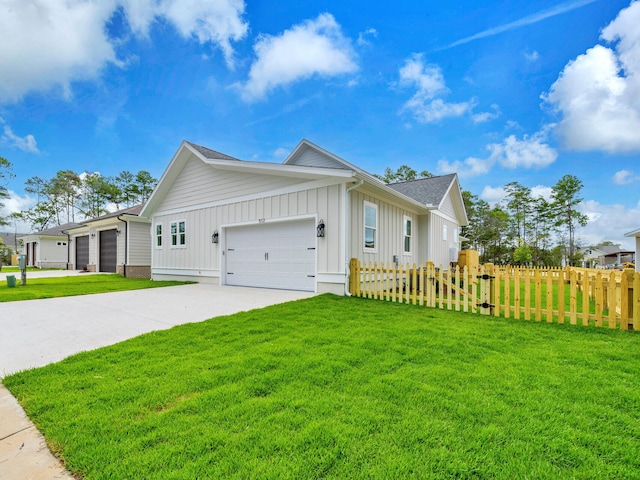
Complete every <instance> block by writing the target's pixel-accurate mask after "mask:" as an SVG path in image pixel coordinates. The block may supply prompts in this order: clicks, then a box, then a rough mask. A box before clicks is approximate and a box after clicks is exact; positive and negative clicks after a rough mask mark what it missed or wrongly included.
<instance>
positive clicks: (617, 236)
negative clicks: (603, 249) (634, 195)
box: [577, 200, 640, 250]
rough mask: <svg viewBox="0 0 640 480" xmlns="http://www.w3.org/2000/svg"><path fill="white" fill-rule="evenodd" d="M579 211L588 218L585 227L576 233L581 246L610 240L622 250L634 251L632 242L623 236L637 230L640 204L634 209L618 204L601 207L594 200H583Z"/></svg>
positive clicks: (601, 205)
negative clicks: (620, 246)
mask: <svg viewBox="0 0 640 480" xmlns="http://www.w3.org/2000/svg"><path fill="white" fill-rule="evenodd" d="M579 209H580V211H581V212H582V213H584V214H585V215H587V216H588V217H589V223H587V226H586V227H583V228H580V229H579V230H578V232H577V234H578V236H579V237H580V239H581V240H582V243H583V245H585V246H586V245H596V244H598V243H600V242H602V241H604V240H611V241H613V242H614V243H620V244H622V247H623V248H627V249H630V250H635V244H634V240H633V239H632V238H629V237H625V236H624V234H625V233H627V232H631V231H632V230H635V229H637V228H638V218H640V202H638V204H637V205H636V206H635V207H632V208H627V207H625V206H623V205H620V204H614V205H603V204H601V203H599V202H597V201H595V200H585V201H583V202H582V203H581V204H580V206H579Z"/></svg>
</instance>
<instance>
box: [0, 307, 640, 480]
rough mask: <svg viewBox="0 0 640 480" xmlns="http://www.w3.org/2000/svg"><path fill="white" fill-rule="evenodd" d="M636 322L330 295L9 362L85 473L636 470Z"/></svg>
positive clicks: (31, 409) (28, 398)
mask: <svg viewBox="0 0 640 480" xmlns="http://www.w3.org/2000/svg"><path fill="white" fill-rule="evenodd" d="M638 365H640V336H638V335H635V334H633V333H629V332H621V331H609V330H596V329H577V328H575V327H570V326H563V325H548V324H544V323H542V324H541V323H534V322H518V321H513V320H504V319H500V318H493V317H482V316H478V315H472V314H464V313H456V312H447V311H441V310H438V309H428V308H424V307H418V306H411V305H399V304H393V303H386V302H379V301H372V300H365V299H358V298H344V297H335V296H330V295H322V296H318V297H314V298H311V299H307V300H302V301H298V302H292V303H288V304H283V305H277V306H273V307H269V308H265V309H261V310H254V311H250V312H245V313H240V314H236V315H233V316H228V317H219V318H215V319H212V320H209V321H206V322H202V323H194V324H188V325H184V326H180V327H176V328H173V329H171V330H165V331H158V332H153V333H150V334H146V335H143V336H140V337H138V338H135V339H132V340H130V341H127V342H123V343H120V344H118V345H114V346H111V347H106V348H102V349H99V350H96V351H93V352H86V353H82V354H79V355H76V356H74V357H71V358H69V359H67V360H64V361H63V362H60V363H58V364H54V365H50V366H47V367H44V368H40V369H36V370H31V371H27V372H22V373H19V374H16V375H12V376H10V377H7V378H5V379H4V383H5V385H6V386H7V387H8V388H9V389H10V390H11V392H12V393H13V394H14V395H16V396H17V397H18V399H19V400H20V402H21V403H22V404H23V405H24V406H25V409H26V411H27V413H28V414H29V416H30V417H31V419H32V420H33V421H34V422H35V423H36V425H37V426H38V428H40V429H41V430H42V431H43V432H44V434H45V436H46V439H47V442H48V444H49V445H50V447H51V448H52V450H53V451H54V452H56V453H57V454H58V455H59V456H60V457H61V458H62V459H63V460H64V461H65V462H66V465H67V467H68V468H69V469H70V470H71V471H72V472H74V473H77V474H78V475H82V476H83V478H86V479H113V478H118V479H120V478H123V479H124V478H145V479H162V480H164V479H195V478H203V479H204V478H242V479H245V478H285V479H286V478H291V479H294V478H295V479H299V478H333V479H342V478H375V479H390V478H442V479H450V478H464V479H467V478H496V479H516V478H518V479H520V478H535V479H544V478H549V479H552V478H553V479H555V478H567V479H569V478H578V479H580V478H582V479H592V478H598V479H606V478H610V479H614V478H615V479H618V478H640V421H639V420H638V419H639V418H640V369H639V368H638Z"/></svg>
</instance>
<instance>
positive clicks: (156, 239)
mask: <svg viewBox="0 0 640 480" xmlns="http://www.w3.org/2000/svg"><path fill="white" fill-rule="evenodd" d="M158 227H160V235H158ZM158 237H160V245H158ZM153 246H154V247H155V248H157V249H161V248H164V225H163V224H162V222H158V223H156V225H155V229H154V231H153Z"/></svg>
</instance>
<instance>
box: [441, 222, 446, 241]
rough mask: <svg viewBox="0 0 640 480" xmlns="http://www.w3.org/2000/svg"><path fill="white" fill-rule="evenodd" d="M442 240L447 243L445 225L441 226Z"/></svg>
mask: <svg viewBox="0 0 640 480" xmlns="http://www.w3.org/2000/svg"><path fill="white" fill-rule="evenodd" d="M442 240H444V241H445V242H446V241H447V224H446V223H445V224H444V225H442Z"/></svg>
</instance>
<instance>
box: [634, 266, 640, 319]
mask: <svg viewBox="0 0 640 480" xmlns="http://www.w3.org/2000/svg"><path fill="white" fill-rule="evenodd" d="M633 329H634V330H640V273H638V272H636V273H635V274H634V275H633Z"/></svg>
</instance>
